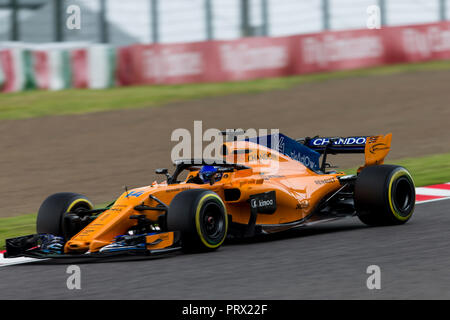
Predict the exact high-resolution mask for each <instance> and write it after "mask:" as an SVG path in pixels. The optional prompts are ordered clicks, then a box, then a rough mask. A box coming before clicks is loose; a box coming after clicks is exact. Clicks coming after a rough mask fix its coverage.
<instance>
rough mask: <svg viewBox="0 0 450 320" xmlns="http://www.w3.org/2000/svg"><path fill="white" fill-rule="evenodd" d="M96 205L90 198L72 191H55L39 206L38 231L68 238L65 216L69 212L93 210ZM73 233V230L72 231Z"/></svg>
mask: <svg viewBox="0 0 450 320" xmlns="http://www.w3.org/2000/svg"><path fill="white" fill-rule="evenodd" d="M93 208H94V206H93V205H92V203H91V202H90V201H89V199H88V198H86V197H85V196H83V195H81V194H77V193H71V192H61V193H55V194H53V195H51V196H49V197H48V198H47V199H45V200H44V202H43V203H42V205H41V207H40V208H39V211H38V215H37V220H36V231H37V233H48V234H52V235H54V236H58V237H64V238H67V237H68V234H67V232H66V231H67V230H65V226H64V216H65V214H66V213H68V212H82V211H86V210H92V209H93ZM72 233H73V232H72Z"/></svg>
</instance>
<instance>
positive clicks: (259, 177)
mask: <svg viewBox="0 0 450 320" xmlns="http://www.w3.org/2000/svg"><path fill="white" fill-rule="evenodd" d="M391 137H392V136H391V134H388V135H385V136H383V135H380V136H359V137H347V138H342V137H333V138H331V137H328V138H324V137H314V138H302V139H298V140H294V139H291V138H289V137H287V136H285V135H282V134H277V135H269V136H264V137H255V138H247V139H242V140H238V139H233V140H232V141H227V140H225V142H224V143H223V146H222V157H223V159H222V160H221V161H218V160H206V159H188V160H178V161H176V162H175V169H174V171H173V173H172V174H170V173H169V171H168V170H167V169H158V170H156V173H157V174H161V175H163V176H164V181H162V182H156V181H155V182H154V183H153V184H151V185H149V186H145V187H141V188H137V189H133V190H125V191H124V192H123V194H122V195H121V196H120V197H119V198H118V199H117V200H116V201H114V202H113V203H112V204H110V205H108V206H106V207H105V208H95V207H94V205H93V204H92V203H91V202H90V201H89V200H88V198H86V197H85V196H82V195H80V194H76V193H57V194H54V195H51V196H50V197H48V198H47V199H46V200H45V201H44V202H43V204H42V205H41V207H40V209H39V212H38V216H37V226H36V227H37V234H35V235H29V236H23V237H18V238H14V239H8V240H7V241H6V254H5V257H17V256H27V257H34V258H49V257H50V258H64V257H104V256H115V255H124V254H125V255H153V254H158V253H167V252H171V251H174V250H183V251H190V252H193V251H194V252H198V251H209V250H215V249H217V248H219V247H220V246H221V245H222V244H223V243H224V241H225V239H226V238H227V237H234V238H245V237H254V236H256V235H261V234H268V233H274V232H282V231H285V230H288V229H292V228H298V227H303V226H308V225H311V224H316V223H320V222H326V221H331V220H335V219H339V218H343V217H352V216H357V217H358V218H359V219H360V220H361V221H362V222H363V223H365V224H367V225H370V226H383V225H400V224H404V223H405V222H407V221H408V220H409V219H410V218H411V216H412V214H413V211H414V205H415V188H414V182H413V179H412V177H411V175H410V173H409V172H408V171H407V170H406V169H405V168H403V167H400V166H395V165H384V164H383V161H384V158H385V157H386V155H387V154H388V152H389V149H390V145H391ZM274 142H275V143H274ZM274 145H275V146H276V147H273V146H274ZM341 153H361V154H364V156H365V163H364V165H362V166H361V167H360V168H359V169H358V171H357V174H354V175H346V174H345V173H343V172H337V171H333V170H332V167H331V165H330V164H329V163H328V162H327V155H330V154H341Z"/></svg>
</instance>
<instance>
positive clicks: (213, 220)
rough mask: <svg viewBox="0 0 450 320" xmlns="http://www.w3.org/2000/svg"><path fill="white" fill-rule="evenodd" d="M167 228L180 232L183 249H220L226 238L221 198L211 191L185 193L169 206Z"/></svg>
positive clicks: (187, 191)
mask: <svg viewBox="0 0 450 320" xmlns="http://www.w3.org/2000/svg"><path fill="white" fill-rule="evenodd" d="M167 228H168V230H170V231H179V232H180V233H181V241H182V246H183V249H184V250H186V251H212V250H215V249H217V248H219V247H220V246H221V245H222V244H223V242H224V241H225V238H226V236H227V231H228V217H227V210H226V208H225V205H224V203H223V201H222V199H221V198H220V197H219V196H218V195H217V194H216V193H214V192H212V191H208V190H203V189H191V190H186V191H183V192H180V193H179V194H177V195H176V196H175V197H174V198H173V200H172V202H171V203H170V206H169V210H168V213H167Z"/></svg>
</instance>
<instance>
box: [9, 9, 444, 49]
mask: <svg viewBox="0 0 450 320" xmlns="http://www.w3.org/2000/svg"><path fill="white" fill-rule="evenodd" d="M74 4H75V5H78V6H79V7H80V8H81V19H82V28H81V29H80V30H76V31H74V30H68V29H67V28H65V25H66V18H67V16H68V14H67V12H66V10H67V8H68V6H70V5H74ZM371 5H377V6H378V7H379V8H380V20H381V24H382V25H388V26H395V25H405V24H416V23H429V22H437V21H443V20H447V17H449V16H450V3H449V1H448V0H357V1H354V0H308V1H302V0H276V1H275V0H128V1H121V0H0V41H23V42H32V43H42V42H61V41H89V42H101V43H110V44H113V45H129V44H133V43H156V42H159V43H173V42H192V41H203V40H212V39H217V40H230V39H236V38H240V37H245V36H285V35H293V34H302V33H311V32H320V31H323V30H348V29H360V28H366V24H367V17H368V15H367V9H368V7H370V6H371Z"/></svg>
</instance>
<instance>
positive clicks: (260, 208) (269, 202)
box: [250, 191, 277, 214]
mask: <svg viewBox="0 0 450 320" xmlns="http://www.w3.org/2000/svg"><path fill="white" fill-rule="evenodd" d="M250 207H251V208H252V210H256V211H257V212H258V213H263V214H264V213H265V214H272V213H274V212H275V211H276V210H277V204H276V195H275V191H269V192H265V193H260V194H255V195H252V196H250Z"/></svg>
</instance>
